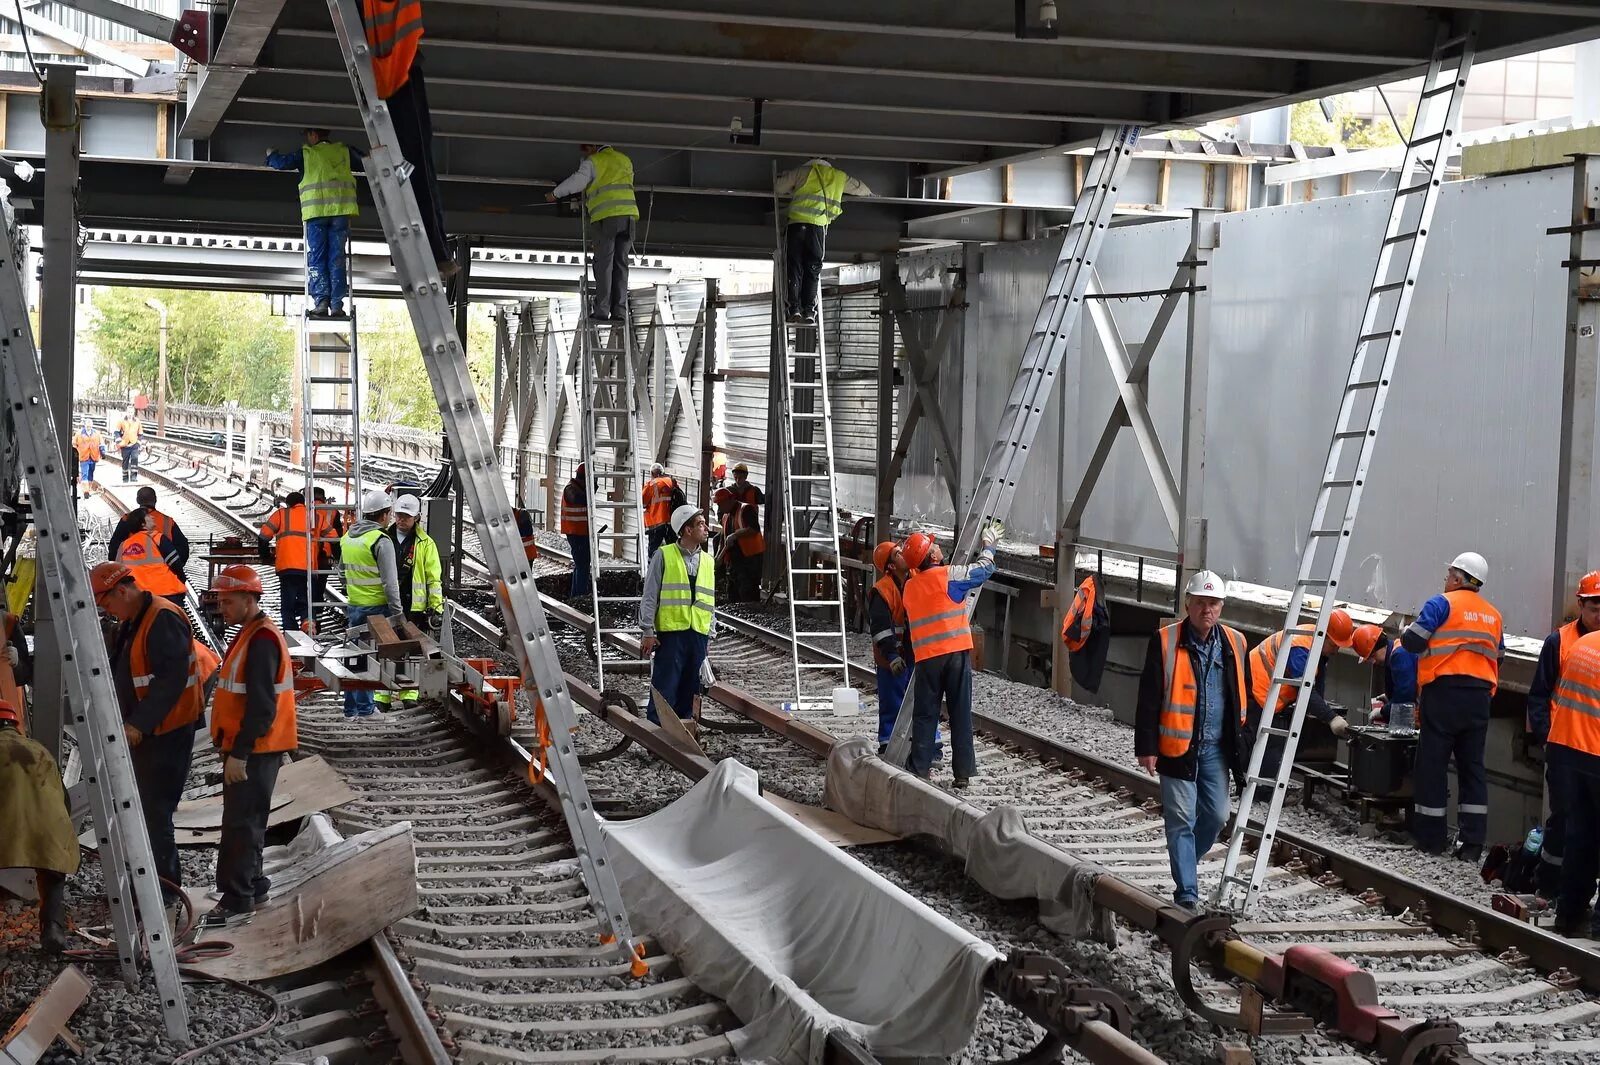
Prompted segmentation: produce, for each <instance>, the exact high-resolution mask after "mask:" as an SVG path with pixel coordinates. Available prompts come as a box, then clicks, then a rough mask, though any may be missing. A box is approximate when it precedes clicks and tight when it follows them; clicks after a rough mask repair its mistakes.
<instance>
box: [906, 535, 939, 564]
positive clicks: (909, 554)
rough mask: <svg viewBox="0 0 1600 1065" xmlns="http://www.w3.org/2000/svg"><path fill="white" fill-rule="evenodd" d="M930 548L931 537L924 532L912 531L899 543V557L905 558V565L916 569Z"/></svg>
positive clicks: (931, 544)
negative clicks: (904, 540)
mask: <svg viewBox="0 0 1600 1065" xmlns="http://www.w3.org/2000/svg"><path fill="white" fill-rule="evenodd" d="M932 550H933V537H931V536H929V535H928V534H927V533H924V532H914V533H912V534H911V535H910V536H908V537H906V542H905V543H903V544H901V545H900V557H901V558H903V559H905V560H906V565H907V566H910V567H911V568H912V569H916V568H917V567H918V566H920V565H922V560H923V559H925V558H927V557H928V552H929V551H932Z"/></svg>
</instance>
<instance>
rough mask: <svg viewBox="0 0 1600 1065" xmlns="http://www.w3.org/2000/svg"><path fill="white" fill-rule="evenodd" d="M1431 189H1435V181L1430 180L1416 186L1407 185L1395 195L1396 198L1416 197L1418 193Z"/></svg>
mask: <svg viewBox="0 0 1600 1065" xmlns="http://www.w3.org/2000/svg"><path fill="white" fill-rule="evenodd" d="M1431 188H1433V179H1432V178H1429V179H1428V180H1427V181H1419V182H1417V183H1416V184H1415V185H1407V186H1406V187H1405V188H1403V189H1395V190H1394V194H1395V197H1396V198H1399V197H1401V196H1415V195H1416V194H1417V193H1419V192H1427V191H1428V190H1429V189H1431Z"/></svg>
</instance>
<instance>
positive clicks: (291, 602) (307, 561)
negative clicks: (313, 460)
mask: <svg viewBox="0 0 1600 1065" xmlns="http://www.w3.org/2000/svg"><path fill="white" fill-rule="evenodd" d="M312 491H313V495H312V504H313V506H311V507H309V508H308V507H307V506H306V496H305V493H304V492H290V493H289V494H288V495H286V496H284V499H283V505H282V506H280V507H279V508H278V509H277V510H275V511H273V512H272V513H271V514H270V515H268V517H267V520H266V521H264V522H262V523H261V525H260V527H259V528H258V529H257V530H256V544H257V549H258V551H259V552H260V555H261V561H262V562H266V563H270V564H271V565H272V567H273V568H274V569H276V570H277V572H278V614H279V618H280V622H281V624H282V626H283V631H285V632H296V631H300V630H302V629H303V628H305V626H306V623H307V622H308V621H310V620H311V618H312V615H313V614H314V612H315V608H316V607H317V606H323V605H326V603H327V599H328V594H327V588H328V577H329V575H330V574H331V572H332V569H333V561H334V552H335V551H336V550H337V549H338V545H339V540H340V538H341V537H342V536H343V535H344V522H343V520H342V519H341V518H340V516H339V509H338V508H337V507H336V506H334V505H333V504H332V502H331V501H330V500H329V499H328V494H327V492H326V491H324V490H323V489H322V488H320V487H318V488H314V489H313V490H312ZM313 513H315V515H316V516H315V517H314V518H313V517H312V516H311V515H312V514H313Z"/></svg>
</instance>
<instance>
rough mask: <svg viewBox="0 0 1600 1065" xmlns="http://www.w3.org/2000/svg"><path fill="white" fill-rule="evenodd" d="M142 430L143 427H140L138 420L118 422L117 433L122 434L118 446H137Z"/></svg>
mask: <svg viewBox="0 0 1600 1065" xmlns="http://www.w3.org/2000/svg"><path fill="white" fill-rule="evenodd" d="M142 428H143V427H142V426H140V424H139V419H137V418H132V419H129V420H127V421H121V422H118V423H117V432H118V433H120V434H122V435H121V437H120V438H119V439H118V440H117V444H118V446H119V447H129V446H131V445H133V444H137V443H138V442H139V433H140V432H141V430H142Z"/></svg>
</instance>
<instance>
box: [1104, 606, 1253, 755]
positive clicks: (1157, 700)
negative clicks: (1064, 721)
mask: <svg viewBox="0 0 1600 1065" xmlns="http://www.w3.org/2000/svg"><path fill="white" fill-rule="evenodd" d="M1180 624H1181V625H1182V626H1183V628H1182V630H1181V631H1180V632H1179V634H1178V650H1179V651H1180V652H1182V653H1184V654H1187V655H1188V656H1189V665H1190V666H1191V667H1195V666H1196V662H1195V652H1194V648H1193V646H1191V643H1190V640H1189V622H1188V619H1184V620H1183V621H1182V622H1180ZM1241 665H1243V666H1244V667H1245V669H1246V676H1248V675H1249V674H1248V668H1249V664H1248V663H1241ZM1199 672H1200V671H1199V669H1198V668H1195V673H1196V674H1197V675H1198V674H1199ZM1237 676H1238V671H1237V669H1236V668H1235V666H1234V657H1233V645H1232V644H1231V643H1229V642H1228V640H1227V639H1226V638H1223V640H1222V699H1223V702H1224V704H1226V705H1225V707H1224V709H1225V710H1226V712H1225V713H1224V714H1223V718H1222V751H1223V754H1224V755H1225V756H1226V757H1227V759H1228V768H1229V770H1230V771H1231V772H1232V773H1233V777H1234V780H1235V781H1242V780H1243V779H1244V771H1245V766H1246V764H1247V758H1246V752H1247V751H1248V750H1249V743H1250V734H1249V730H1248V729H1246V728H1241V727H1240V725H1239V718H1240V716H1241V711H1242V710H1243V709H1244V707H1245V705H1246V700H1247V698H1248V695H1249V693H1248V692H1242V691H1239V686H1238V683H1237ZM1166 689H1167V675H1166V669H1165V667H1164V666H1163V665H1162V662H1161V633H1160V630H1157V631H1156V632H1154V633H1152V634H1151V636H1150V648H1149V650H1148V651H1147V652H1146V653H1145V657H1144V673H1143V674H1141V675H1140V677H1139V705H1138V710H1137V715H1136V717H1135V719H1134V725H1133V753H1134V754H1135V755H1136V756H1137V757H1140V758H1143V757H1145V756H1146V755H1152V754H1154V755H1158V757H1157V759H1156V771H1157V772H1158V773H1160V774H1161V775H1162V776H1169V777H1178V778H1180V779H1182V780H1193V779H1194V778H1195V752H1194V743H1193V741H1192V740H1191V742H1190V744H1189V749H1188V750H1187V751H1185V752H1184V753H1183V755H1182V756H1181V757H1177V758H1168V757H1166V756H1164V755H1160V743H1161V711H1162V710H1163V709H1165V708H1166V705H1167V690H1166ZM1213 709H1214V708H1211V707H1208V708H1207V709H1206V712H1207V713H1211V712H1213ZM1199 732H1200V722H1199V720H1198V717H1197V719H1196V721H1195V734H1196V735H1199Z"/></svg>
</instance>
